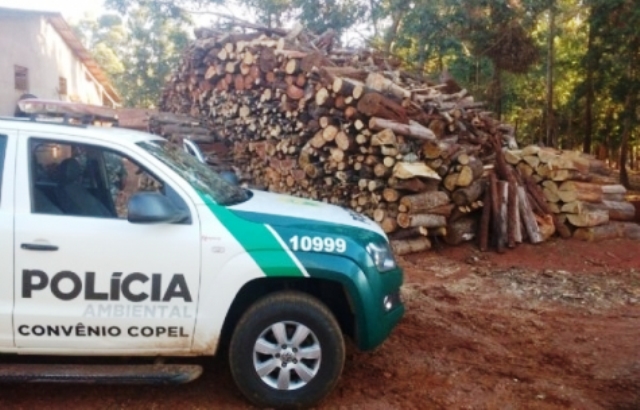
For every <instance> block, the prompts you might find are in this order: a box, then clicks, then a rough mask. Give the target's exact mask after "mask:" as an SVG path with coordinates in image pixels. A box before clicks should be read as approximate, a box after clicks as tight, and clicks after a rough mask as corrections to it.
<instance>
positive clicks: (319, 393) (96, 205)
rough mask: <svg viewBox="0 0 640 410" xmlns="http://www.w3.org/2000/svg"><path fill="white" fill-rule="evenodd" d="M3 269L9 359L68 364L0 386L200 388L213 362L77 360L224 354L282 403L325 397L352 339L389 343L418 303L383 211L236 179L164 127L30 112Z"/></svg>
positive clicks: (15, 158) (15, 149)
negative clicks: (43, 119)
mask: <svg viewBox="0 0 640 410" xmlns="http://www.w3.org/2000/svg"><path fill="white" fill-rule="evenodd" d="M0 275H2V283H3V286H1V287H0V353H2V354H3V355H5V356H6V355H9V354H14V355H47V356H55V357H58V358H59V360H56V361H55V362H56V363H55V364H51V361H48V362H47V363H49V364H46V365H45V364H37V358H35V359H34V358H29V360H28V361H27V363H22V364H21V365H15V364H14V365H12V366H6V367H5V368H4V369H2V366H0V381H2V380H5V381H9V380H14V381H15V380H20V381H75V382H81V381H91V382H121V383H122V382H131V383H140V382H156V383H171V382H174V383H175V382H185V381H189V380H192V379H194V378H195V377H197V376H198V375H199V374H200V371H201V368H200V367H199V366H194V365H169V364H158V363H156V364H148V365H147V364H136V365H130V366H123V365H114V366H105V365H104V364H102V365H100V366H98V365H92V364H91V363H90V360H88V362H87V364H85V365H83V366H78V365H75V366H68V365H66V364H65V358H64V356H87V357H89V358H90V357H94V356H128V357H136V356H147V357H151V358H154V357H156V358H157V357H159V356H169V357H172V358H173V359H171V360H172V362H176V360H177V361H178V362H179V358H180V357H188V356H213V355H215V354H218V353H220V352H221V351H222V350H223V349H225V350H226V351H227V352H228V357H229V363H230V368H231V372H232V375H233V377H234V379H235V381H236V384H237V385H238V388H239V389H240V390H241V391H242V393H243V394H244V395H245V396H246V397H247V398H248V399H249V400H251V401H252V402H253V403H255V404H257V405H259V406H271V407H278V408H281V407H307V406H310V405H313V404H314V403H316V402H318V401H319V400H321V399H322V398H323V397H324V396H325V395H326V394H327V393H328V392H329V391H330V390H331V389H332V388H333V387H334V386H335V385H336V383H337V382H338V379H339V377H340V373H341V371H342V367H343V364H344V360H345V347H344V338H345V337H350V338H351V339H352V340H353V341H354V343H355V345H356V346H357V347H358V348H360V349H361V350H370V349H373V348H375V347H376V346H378V345H379V344H381V343H382V342H383V341H384V340H385V339H386V337H387V336H388V335H389V333H390V332H391V330H392V329H393V327H394V326H395V325H396V324H397V323H398V321H399V320H400V318H401V317H402V315H403V312H404V307H403V305H402V302H401V300H400V296H399V291H400V286H401V285H402V280H403V279H402V278H403V277H402V272H401V270H400V269H399V268H398V267H397V266H396V262H395V261H394V258H393V255H392V253H391V251H390V248H389V244H388V240H387V238H386V236H385V235H384V233H383V232H382V231H381V230H380V229H379V228H378V226H377V225H376V224H374V223H373V222H371V221H370V220H368V219H367V218H365V217H363V216H361V215H359V214H356V213H354V212H352V211H349V210H346V209H344V208H340V207H336V206H331V205H327V204H324V203H319V202H314V201H309V200H304V199H299V198H294V197H289V196H283V195H276V194H271V193H265V192H260V191H250V190H246V189H243V188H240V187H238V186H234V185H231V184H229V183H228V182H226V181H225V180H223V179H221V178H220V177H219V176H218V175H217V174H216V173H215V172H213V171H211V170H210V169H209V168H208V167H206V166H205V165H203V164H202V163H200V162H198V161H197V160H196V159H195V158H193V157H192V156H190V155H188V154H186V153H185V152H184V150H183V149H182V148H180V147H176V146H173V145H171V144H169V143H168V142H166V141H165V140H163V139H161V138H158V137H156V136H153V135H149V134H145V133H140V132H135V131H130V130H122V129H117V128H94V127H84V126H70V125H61V124H52V123H40V122H36V121H29V120H24V119H20V120H18V119H0ZM176 358H178V359H176ZM150 360H153V359H150ZM92 366H93V367H92Z"/></svg>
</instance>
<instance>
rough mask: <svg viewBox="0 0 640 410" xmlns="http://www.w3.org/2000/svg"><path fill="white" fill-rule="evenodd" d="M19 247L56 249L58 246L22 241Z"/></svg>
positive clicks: (34, 249)
mask: <svg viewBox="0 0 640 410" xmlns="http://www.w3.org/2000/svg"><path fill="white" fill-rule="evenodd" d="M20 248H22V249H26V250H28V251H49V252H53V251H57V250H58V247H57V246H55V245H42V244H38V243H23V244H22V245H20Z"/></svg>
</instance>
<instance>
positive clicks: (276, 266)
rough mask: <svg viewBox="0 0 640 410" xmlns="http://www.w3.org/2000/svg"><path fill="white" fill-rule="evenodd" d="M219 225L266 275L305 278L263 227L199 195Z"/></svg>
mask: <svg viewBox="0 0 640 410" xmlns="http://www.w3.org/2000/svg"><path fill="white" fill-rule="evenodd" d="M199 195H200V198H202V200H203V201H204V203H205V204H206V205H207V207H208V208H209V210H210V211H211V212H212V213H213V214H214V215H215V217H216V218H218V220H219V221H220V223H222V225H223V226H224V227H225V228H226V229H227V230H228V231H229V232H230V233H231V235H233V237H234V238H235V239H236V240H237V241H238V242H239V243H240V245H242V247H243V248H244V250H245V251H246V252H247V253H248V254H249V256H251V258H252V259H253V260H254V261H255V262H256V264H258V266H259V267H260V269H262V271H263V272H264V274H265V275H266V276H292V277H303V276H305V275H304V273H303V271H302V270H301V268H300V265H299V264H298V263H297V261H295V260H294V259H293V258H294V256H293V255H292V254H290V252H289V250H288V249H286V248H285V247H284V246H286V245H284V246H283V244H282V242H281V241H280V240H279V238H276V237H275V234H274V232H272V231H271V230H270V229H269V228H267V226H266V225H264V224H260V223H255V222H250V221H247V220H245V219H242V218H240V217H238V216H236V215H235V214H234V213H233V212H231V211H230V210H228V209H227V208H225V207H224V206H220V205H218V204H216V203H215V201H214V200H213V199H211V197H210V196H209V195H207V194H203V193H199Z"/></svg>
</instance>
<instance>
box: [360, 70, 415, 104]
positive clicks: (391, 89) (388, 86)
mask: <svg viewBox="0 0 640 410" xmlns="http://www.w3.org/2000/svg"><path fill="white" fill-rule="evenodd" d="M365 84H366V86H367V87H369V88H371V89H373V90H376V91H380V92H388V93H389V94H392V95H394V96H396V97H398V98H411V92H410V91H409V90H406V89H404V88H402V87H400V86H399V85H397V84H396V83H394V82H393V81H391V80H389V79H387V78H385V77H384V76H383V75H382V74H379V73H371V74H369V76H367V80H366V83H365Z"/></svg>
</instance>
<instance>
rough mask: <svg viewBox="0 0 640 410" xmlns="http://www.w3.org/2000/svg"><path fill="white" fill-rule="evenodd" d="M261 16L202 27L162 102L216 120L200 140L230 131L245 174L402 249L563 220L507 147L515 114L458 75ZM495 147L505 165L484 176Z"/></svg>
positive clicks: (507, 238)
mask: <svg viewBox="0 0 640 410" xmlns="http://www.w3.org/2000/svg"><path fill="white" fill-rule="evenodd" d="M251 28H252V29H253V30H252V31H250V32H246V31H245V32H242V33H236V32H232V33H229V32H228V31H224V32H222V31H216V30H214V29H199V30H197V31H196V37H197V39H196V41H195V42H194V43H193V44H192V45H191V46H190V47H189V48H188V49H187V50H186V52H185V54H184V58H183V60H182V63H181V65H180V67H179V68H178V70H177V72H176V73H175V75H174V76H173V77H172V78H171V80H170V81H169V82H168V84H167V87H166V89H165V92H164V95H163V99H162V102H161V109H163V110H164V111H169V112H173V113H177V114H185V115H189V116H191V117H194V118H197V119H199V120H200V121H201V122H202V124H203V125H204V127H205V128H207V129H210V130H213V131H214V132H213V133H212V134H209V135H201V136H199V140H198V141H199V142H201V143H203V144H205V143H210V142H215V141H222V142H224V143H225V144H227V146H228V147H229V150H230V160H231V161H232V162H233V164H234V166H235V167H237V168H238V169H239V170H240V172H241V175H240V176H241V179H242V180H244V181H247V182H248V183H249V184H250V185H252V186H254V187H257V188H263V189H267V190H269V191H273V192H280V193H287V194H291V195H296V196H300V197H306V198H311V199H316V200H322V201H325V202H328V203H332V204H337V205H342V206H346V207H350V208H352V209H354V210H356V211H358V212H362V213H364V214H366V215H368V216H369V217H371V218H372V219H374V220H375V221H376V222H378V223H379V224H380V226H381V227H382V228H383V230H384V231H385V232H387V233H388V234H389V236H390V238H391V239H392V245H393V247H394V250H395V251H396V253H397V254H406V253H411V252H416V251H422V250H426V249H429V248H431V246H432V243H433V242H434V240H436V241H440V240H443V241H445V242H447V243H450V244H457V243H460V242H462V241H466V240H471V239H473V238H474V237H475V236H476V234H477V232H480V233H481V243H482V241H484V243H485V248H486V247H487V246H488V245H486V244H487V243H488V238H489V237H491V238H492V240H493V241H494V244H495V245H496V247H497V248H498V249H502V248H504V246H502V243H503V242H504V243H506V244H508V245H513V246H515V243H517V242H518V241H524V240H529V241H531V242H539V241H540V240H543V239H544V238H546V237H547V236H548V232H549V231H550V230H549V229H547V228H546V227H547V226H548V225H549V224H551V226H554V224H555V222H558V221H555V219H557V218H556V215H555V214H553V213H552V211H551V210H549V209H548V208H546V206H545V205H546V204H547V203H546V201H544V199H543V193H542V191H540V192H538V191H536V190H535V188H537V187H538V185H537V184H536V183H535V182H534V183H532V184H529V183H528V181H527V180H526V179H522V178H520V179H518V178H519V177H517V176H518V175H519V173H517V172H513V170H512V168H511V167H509V166H508V165H506V163H505V161H504V156H503V153H502V148H503V147H504V146H509V147H510V148H516V146H515V138H514V129H513V127H511V126H508V125H506V124H502V123H500V122H499V121H497V120H496V119H495V118H494V117H493V116H492V113H490V112H488V111H486V110H485V109H484V108H483V107H484V106H483V104H482V103H479V102H476V101H475V100H474V98H473V97H472V96H471V95H469V93H468V92H467V91H466V90H464V89H462V88H461V87H459V86H458V85H457V84H456V83H455V81H453V80H446V81H444V82H443V83H442V84H435V83H432V82H429V81H427V80H425V79H423V78H420V77H416V76H413V75H410V74H408V73H406V72H402V71H399V70H397V65H395V64H394V62H393V61H388V60H386V59H384V58H382V57H381V56H380V55H378V54H376V53H374V52H370V51H366V50H358V51H354V50H345V49H337V48H334V46H333V36H334V34H333V33H332V32H331V31H329V32H327V33H324V34H322V35H320V36H314V35H313V34H311V33H308V32H306V31H305V30H303V29H302V28H301V27H299V26H298V27H295V28H294V29H293V30H291V31H284V30H279V29H266V28H261V27H256V26H252V27H251ZM203 147H204V150H205V151H206V144H205V145H203ZM499 158H501V161H502V163H505V165H504V167H500V170H502V171H500V172H498V171H497V170H496V172H493V171H490V172H489V174H490V175H494V176H493V177H489V179H488V178H487V175H488V174H487V169H491V168H492V167H493V163H494V162H495V161H498V159H499ZM505 169H507V170H508V171H504V170H505ZM498 179H501V182H499V181H498ZM487 180H490V181H492V182H494V180H495V184H493V183H491V184H488V183H487ZM512 182H513V183H512ZM505 184H506V185H505ZM494 185H495V186H494ZM487 187H490V188H491V189H487ZM494 188H495V192H493V191H494ZM498 190H499V191H498ZM498 193H500V194H498ZM499 195H500V196H499ZM509 195H511V198H516V197H518V198H519V202H514V201H515V199H512V200H511V201H509ZM534 201H535V202H534ZM512 202H513V204H511V203H512ZM510 204H511V205H510ZM514 205H515V208H514ZM514 209H515V210H517V211H514ZM534 211H538V212H537V213H538V214H540V215H543V216H540V215H538V217H536V215H535V212H534ZM487 213H488V215H486V216H485V214H487ZM480 214H482V218H480ZM492 215H493V217H492ZM508 218H512V219H511V220H512V223H511V224H509V223H508V220H509V219H508ZM513 218H515V219H513ZM525 219H526V221H527V222H526V223H523V222H520V221H521V220H525ZM479 221H480V223H478V222H479ZM488 224H491V225H492V227H491V228H489V227H487V226H485V225H488ZM545 224H546V225H545ZM540 225H542V226H543V229H542V231H543V233H540V231H541V228H540ZM558 225H561V224H560V223H559V222H558ZM563 226H564V225H563ZM519 227H524V228H523V229H519ZM527 229H529V230H531V232H529V233H527V232H528V231H527ZM554 229H555V228H554ZM512 231H514V232H520V234H519V236H516V237H513V238H512V235H511V233H512ZM502 232H504V236H503V235H502ZM536 232H537V233H536ZM507 234H508V235H507ZM483 238H484V239H483ZM497 238H504V239H497Z"/></svg>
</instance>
